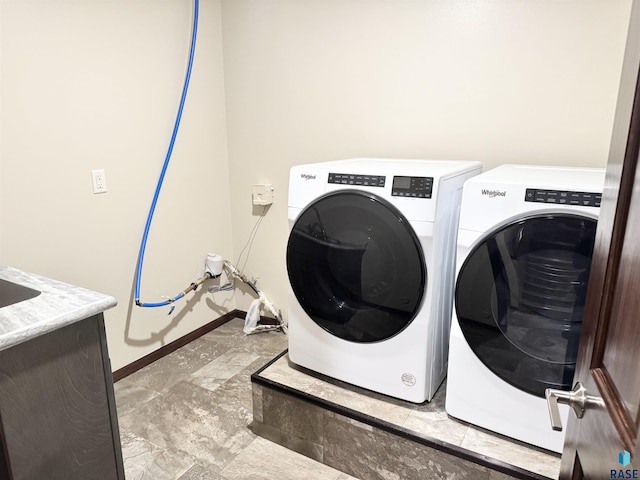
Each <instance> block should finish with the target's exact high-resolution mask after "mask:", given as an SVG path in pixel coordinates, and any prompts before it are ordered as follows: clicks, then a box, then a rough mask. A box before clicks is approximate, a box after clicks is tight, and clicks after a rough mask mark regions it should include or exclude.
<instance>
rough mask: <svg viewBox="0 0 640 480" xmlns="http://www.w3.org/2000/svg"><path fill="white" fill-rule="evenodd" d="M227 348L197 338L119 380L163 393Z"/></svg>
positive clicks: (224, 351) (187, 377) (227, 348)
mask: <svg viewBox="0 0 640 480" xmlns="http://www.w3.org/2000/svg"><path fill="white" fill-rule="evenodd" d="M228 350H229V347H228V346H226V345H224V344H214V343H211V342H206V341H204V340H202V339H200V338H199V339H196V340H194V341H192V342H190V343H188V344H187V345H185V346H184V347H182V348H180V349H178V350H176V351H175V352H172V353H171V354H170V355H167V356H165V357H162V358H161V359H159V360H157V361H155V362H153V363H152V364H151V365H147V366H146V367H144V368H142V369H140V370H138V371H137V372H135V373H133V374H132V375H130V376H129V377H127V378H126V379H123V380H121V382H122V381H124V380H128V381H130V382H135V384H136V385H137V386H138V387H143V388H146V389H148V390H153V391H155V392H159V393H165V392H167V391H168V390H170V389H171V388H172V387H173V386H174V385H176V384H177V383H179V382H182V381H184V380H187V379H189V378H190V376H191V375H192V374H193V373H194V372H196V371H197V370H199V369H200V368H202V367H203V366H205V365H206V364H208V363H210V362H211V361H213V360H214V359H216V358H217V357H219V356H220V355H222V354H224V353H226V352H227V351H228ZM117 383H120V382H117Z"/></svg>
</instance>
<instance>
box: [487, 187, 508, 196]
mask: <svg viewBox="0 0 640 480" xmlns="http://www.w3.org/2000/svg"><path fill="white" fill-rule="evenodd" d="M482 195H485V196H487V197H489V198H495V197H506V196H507V191H506V190H487V189H484V188H483V189H482Z"/></svg>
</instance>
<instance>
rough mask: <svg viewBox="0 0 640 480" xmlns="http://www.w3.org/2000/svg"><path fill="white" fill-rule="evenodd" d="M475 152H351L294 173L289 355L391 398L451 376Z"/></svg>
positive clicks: (414, 395) (424, 394) (429, 389)
mask: <svg viewBox="0 0 640 480" xmlns="http://www.w3.org/2000/svg"><path fill="white" fill-rule="evenodd" d="M481 168H482V165H481V164H480V163H479V162H473V161H437V160H395V159H362V158H361V159H350V160H339V161H333V162H325V163H316V164H307V165H299V166H295V167H293V168H291V171H290V180H289V210H288V218H289V226H290V236H289V240H288V244H287V254H286V261H287V271H288V275H289V284H290V295H289V302H288V323H289V336H288V338H289V358H290V359H291V361H292V362H293V363H295V364H297V365H300V366H302V367H305V368H308V369H310V370H313V371H315V372H318V373H321V374H324V375H327V376H329V377H332V378H335V379H339V380H342V381H345V382H348V383H351V384H353V385H358V386H360V387H363V388H366V389H369V390H372V391H375V392H379V393H383V394H386V395H389V396H392V397H396V398H400V399H404V400H408V401H411V402H415V403H421V402H424V401H425V400H430V399H431V398H432V397H433V395H434V393H435V391H436V390H437V388H438V386H439V385H440V384H441V382H442V380H443V378H444V376H445V374H446V367H447V365H446V363H447V344H448V335H449V325H450V318H451V305H452V295H453V281H454V277H453V276H454V268H455V260H454V256H455V237H456V232H457V222H458V215H459V205H460V197H461V194H462V185H463V183H464V181H465V180H466V179H467V178H469V177H471V176H473V175H477V174H478V173H480V171H481Z"/></svg>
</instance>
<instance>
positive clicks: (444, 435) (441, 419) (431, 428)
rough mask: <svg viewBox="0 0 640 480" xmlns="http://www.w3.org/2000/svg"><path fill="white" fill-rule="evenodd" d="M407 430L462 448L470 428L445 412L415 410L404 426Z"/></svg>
mask: <svg viewBox="0 0 640 480" xmlns="http://www.w3.org/2000/svg"><path fill="white" fill-rule="evenodd" d="M402 426H403V427H404V428H406V429H407V430H411V431H413V432H416V433H419V434H421V435H426V436H428V437H433V438H437V439H438V440H442V441H444V442H447V443H450V444H452V445H458V446H460V445H461V444H462V441H463V440H464V437H465V435H466V433H467V430H468V429H469V426H468V425H466V424H464V423H460V422H458V421H456V420H453V419H451V418H449V417H448V416H447V414H446V413H445V412H443V411H435V410H427V411H421V410H414V411H412V412H411V413H409V415H408V417H407V419H406V420H405V422H404V423H403V424H402Z"/></svg>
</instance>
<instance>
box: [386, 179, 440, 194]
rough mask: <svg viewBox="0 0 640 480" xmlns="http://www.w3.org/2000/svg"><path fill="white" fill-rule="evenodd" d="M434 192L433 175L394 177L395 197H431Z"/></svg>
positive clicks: (392, 190)
mask: <svg viewBox="0 0 640 480" xmlns="http://www.w3.org/2000/svg"><path fill="white" fill-rule="evenodd" d="M432 193H433V177H393V184H392V187H391V195H392V196H394V197H413V198H431V194H432Z"/></svg>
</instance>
